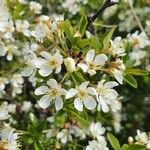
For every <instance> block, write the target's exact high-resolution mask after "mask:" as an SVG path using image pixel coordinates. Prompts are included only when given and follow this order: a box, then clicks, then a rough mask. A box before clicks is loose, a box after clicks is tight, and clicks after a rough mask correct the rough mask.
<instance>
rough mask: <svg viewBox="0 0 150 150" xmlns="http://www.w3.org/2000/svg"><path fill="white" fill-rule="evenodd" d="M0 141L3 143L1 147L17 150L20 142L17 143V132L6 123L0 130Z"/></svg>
mask: <svg viewBox="0 0 150 150" xmlns="http://www.w3.org/2000/svg"><path fill="white" fill-rule="evenodd" d="M0 135H1V142H2V143H3V144H2V145H3V147H1V148H2V149H7V150H19V149H20V148H19V147H20V144H19V143H18V134H17V133H15V129H13V128H11V127H10V126H9V125H8V124H4V127H3V128H2V129H1V130H0Z"/></svg>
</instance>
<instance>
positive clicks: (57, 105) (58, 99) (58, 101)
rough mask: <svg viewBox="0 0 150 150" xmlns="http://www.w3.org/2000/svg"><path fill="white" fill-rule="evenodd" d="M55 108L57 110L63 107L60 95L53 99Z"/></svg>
mask: <svg viewBox="0 0 150 150" xmlns="http://www.w3.org/2000/svg"><path fill="white" fill-rule="evenodd" d="M55 108H56V111H59V110H60V109H62V108H63V100H62V98H61V97H57V98H56V99H55Z"/></svg>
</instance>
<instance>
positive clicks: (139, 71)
mask: <svg viewBox="0 0 150 150" xmlns="http://www.w3.org/2000/svg"><path fill="white" fill-rule="evenodd" d="M125 73H126V74H132V75H136V76H145V75H148V72H147V71H145V70H142V69H134V68H131V69H126V71H125Z"/></svg>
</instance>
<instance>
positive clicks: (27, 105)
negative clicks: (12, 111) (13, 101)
mask: <svg viewBox="0 0 150 150" xmlns="http://www.w3.org/2000/svg"><path fill="white" fill-rule="evenodd" d="M31 107H32V103H31V102H29V101H24V102H23V105H22V107H21V109H22V111H25V112H28V111H29V110H30V108H31Z"/></svg>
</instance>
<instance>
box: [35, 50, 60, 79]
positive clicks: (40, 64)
mask: <svg viewBox="0 0 150 150" xmlns="http://www.w3.org/2000/svg"><path fill="white" fill-rule="evenodd" d="M40 55H41V56H42V57H44V59H41V58H38V59H37V60H35V65H36V67H37V68H39V74H40V75H41V76H43V77H46V76H49V75H50V74H51V73H52V72H53V70H55V73H56V74H58V73H59V72H60V71H61V64H62V63H63V58H62V55H61V54H59V53H55V54H54V55H51V54H50V53H47V52H41V53H40Z"/></svg>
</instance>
